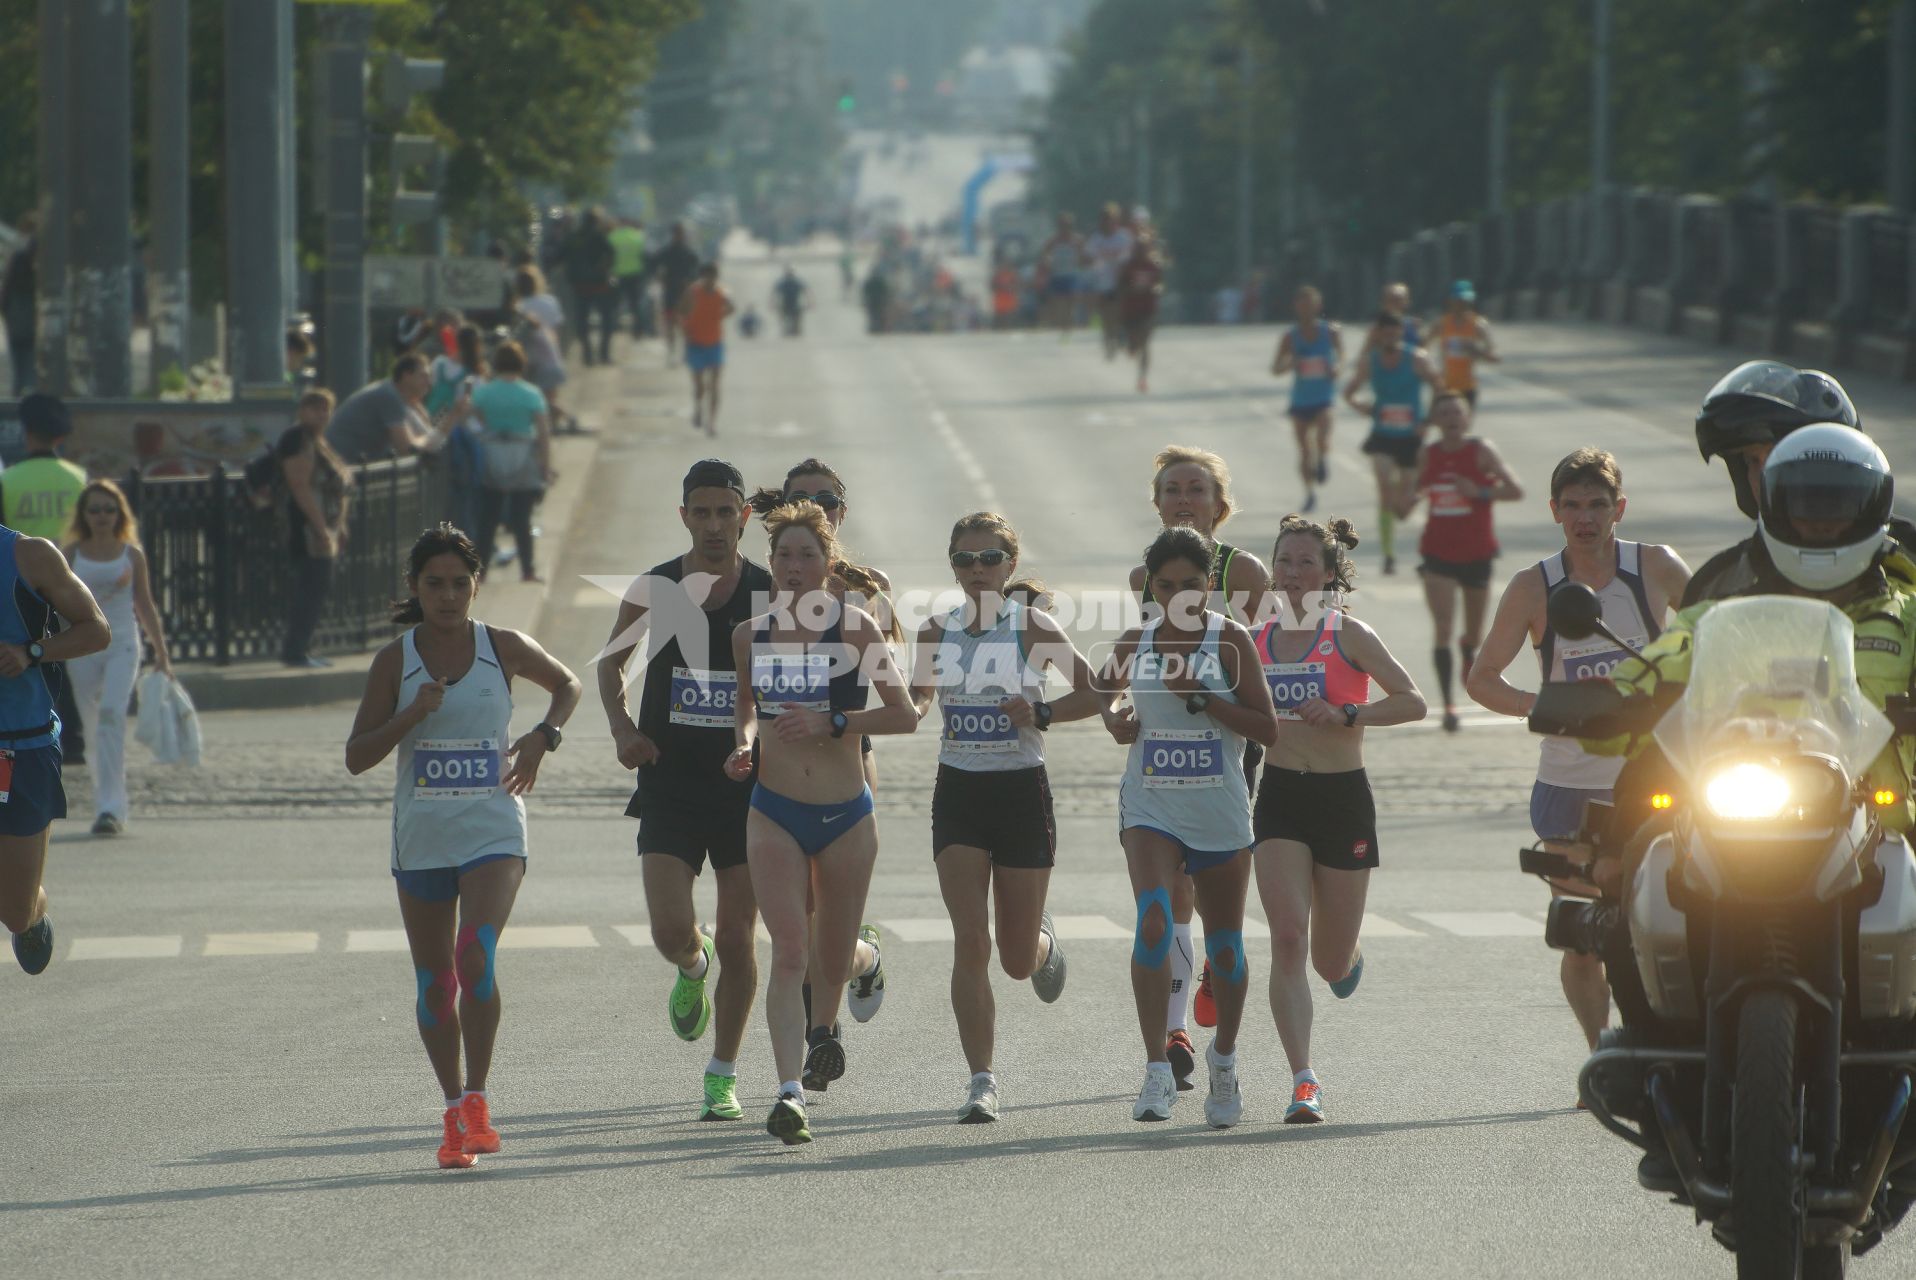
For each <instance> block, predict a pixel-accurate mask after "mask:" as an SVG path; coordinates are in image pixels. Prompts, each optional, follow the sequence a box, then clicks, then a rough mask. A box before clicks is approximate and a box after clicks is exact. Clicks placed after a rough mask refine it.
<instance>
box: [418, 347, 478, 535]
mask: <svg viewBox="0 0 1916 1280" xmlns="http://www.w3.org/2000/svg"><path fill="white" fill-rule="evenodd" d="M485 341H486V337H485V335H484V334H483V333H481V332H480V331H479V326H477V325H472V324H462V325H460V326H459V329H458V331H457V332H456V333H455V334H454V335H453V341H452V354H450V355H443V356H435V357H434V358H433V362H432V390H431V391H430V392H428V393H427V395H426V412H427V413H429V414H431V415H432V420H433V424H434V425H435V426H437V427H438V428H439V429H440V430H441V431H443V432H445V433H446V454H445V456H446V461H447V463H448V467H447V470H448V474H449V478H450V481H451V484H450V485H449V488H450V489H451V493H450V495H449V498H450V501H449V504H448V507H449V509H448V511H447V513H446V518H447V519H448V520H450V521H451V522H452V523H453V524H454V525H455V526H456V527H458V528H461V529H466V530H473V529H477V528H478V527H479V494H480V491H481V489H482V487H483V485H484V479H485V472H484V466H485V460H484V457H483V454H482V452H481V449H480V446H479V434H478V431H477V429H476V427H475V424H474V423H473V420H472V393H473V391H475V390H476V389H477V388H478V386H479V384H480V383H482V382H484V381H485V379H486V347H485Z"/></svg>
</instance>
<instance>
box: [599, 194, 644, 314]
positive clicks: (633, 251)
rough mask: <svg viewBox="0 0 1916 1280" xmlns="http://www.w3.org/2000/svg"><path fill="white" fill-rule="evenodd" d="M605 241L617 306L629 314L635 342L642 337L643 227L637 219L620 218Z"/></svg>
mask: <svg viewBox="0 0 1916 1280" xmlns="http://www.w3.org/2000/svg"><path fill="white" fill-rule="evenodd" d="M607 238H608V239H610V240H611V241H612V275H613V277H614V279H615V280H616V281H617V283H618V289H619V303H620V304H621V305H623V306H625V307H626V308H628V309H629V310H630V311H631V312H632V340H633V341H634V342H637V341H638V340H639V339H641V338H643V337H645V224H644V223H642V222H640V221H639V220H638V219H637V218H621V219H620V220H619V225H618V226H616V227H614V228H613V229H612V232H611V234H610V235H609V236H608V237H607ZM616 315H617V312H616V311H615V312H614V316H615V318H616Z"/></svg>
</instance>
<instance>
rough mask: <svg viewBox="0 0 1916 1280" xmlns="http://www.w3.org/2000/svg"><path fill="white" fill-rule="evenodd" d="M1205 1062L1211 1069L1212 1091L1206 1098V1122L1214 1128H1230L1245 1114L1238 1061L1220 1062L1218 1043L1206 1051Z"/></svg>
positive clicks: (1213, 1043) (1214, 1043)
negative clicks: (1223, 1063)
mask: <svg viewBox="0 0 1916 1280" xmlns="http://www.w3.org/2000/svg"><path fill="white" fill-rule="evenodd" d="M1204 1062H1205V1065H1206V1066H1208V1067H1209V1068H1210V1070H1211V1092H1210V1096H1208V1097H1206V1098H1205V1099H1204V1123H1206V1124H1208V1125H1210V1126H1211V1127H1212V1128H1213V1129H1228V1128H1230V1127H1231V1126H1232V1125H1234V1124H1236V1123H1237V1122H1238V1121H1239V1120H1240V1119H1242V1118H1243V1116H1244V1095H1243V1094H1241V1093H1239V1092H1238V1089H1237V1063H1236V1062H1235V1061H1233V1062H1232V1063H1231V1065H1230V1066H1228V1067H1227V1066H1224V1065H1222V1064H1221V1063H1219V1062H1218V1055H1217V1044H1216V1042H1215V1041H1214V1042H1212V1044H1211V1047H1210V1048H1208V1049H1206V1050H1205V1051H1204Z"/></svg>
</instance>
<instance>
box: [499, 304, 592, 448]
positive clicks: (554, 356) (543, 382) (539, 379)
mask: <svg viewBox="0 0 1916 1280" xmlns="http://www.w3.org/2000/svg"><path fill="white" fill-rule="evenodd" d="M512 292H513V295H514V297H515V298H516V299H517V301H515V302H514V303H513V305H512V313H513V315H514V317H515V318H516V323H515V324H514V325H513V327H512V334H513V340H514V341H516V342H517V343H518V344H519V346H520V347H521V348H522V349H523V350H524V351H525V354H526V371H527V373H528V374H530V376H531V378H532V381H533V383H534V384H535V385H536V386H537V387H538V388H539V392H540V394H541V395H543V396H545V398H546V406H547V408H548V409H549V410H550V411H551V413H552V422H553V427H554V429H558V428H559V427H561V426H562V425H564V424H566V423H569V422H570V423H571V424H572V425H573V426H577V425H578V424H577V423H576V422H573V421H572V419H571V417H570V415H568V414H567V413H566V411H565V410H564V409H562V408H560V407H559V388H560V387H563V386H564V385H565V384H566V377H567V374H566V367H565V357H564V356H563V355H561V354H560V352H561V349H562V348H561V344H560V341H559V335H560V334H561V333H562V332H564V329H565V312H563V311H561V310H560V309H559V300H558V299H557V298H555V297H553V296H552V294H551V293H549V292H547V290H546V278H545V276H544V275H543V274H542V273H541V272H540V271H539V269H538V268H537V267H520V268H519V269H518V270H517V271H515V272H514V273H513V276H512Z"/></svg>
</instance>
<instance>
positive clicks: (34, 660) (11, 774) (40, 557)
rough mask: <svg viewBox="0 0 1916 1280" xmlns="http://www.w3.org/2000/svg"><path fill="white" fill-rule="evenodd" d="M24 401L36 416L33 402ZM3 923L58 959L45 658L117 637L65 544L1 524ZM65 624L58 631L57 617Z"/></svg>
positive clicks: (25, 949) (54, 800) (64, 656)
mask: <svg viewBox="0 0 1916 1280" xmlns="http://www.w3.org/2000/svg"><path fill="white" fill-rule="evenodd" d="M49 399H50V397H47V396H45V395H37V396H36V395H29V396H28V397H27V398H26V400H24V401H22V402H21V407H22V410H23V412H25V413H26V414H28V415H29V416H30V415H31V413H32V412H33V408H34V402H41V403H44V402H45V401H47V400H49ZM0 601H4V602H5V603H4V604H0V796H4V800H3V801H0V925H5V926H6V929H7V932H8V933H9V934H11V935H12V936H13V958H14V959H15V960H18V961H19V962H20V967H21V968H22V969H24V970H26V971H27V973H29V974H40V973H44V972H45V971H46V967H47V965H48V964H50V963H52V961H53V918H52V917H51V916H49V915H48V914H47V891H46V889H45V888H44V887H43V885H42V883H41V881H42V880H43V878H44V876H45V873H46V865H47V832H48V831H49V830H50V829H51V828H52V826H53V822H54V819H56V818H64V817H66V816H67V797H66V791H65V790H64V789H63V788H62V787H61V785H60V727H61V726H60V717H59V716H58V715H57V714H56V713H55V712H54V709H53V703H54V694H53V692H52V690H51V689H49V688H48V686H47V673H46V672H45V671H44V670H42V664H43V663H45V664H51V663H61V662H68V661H70V660H72V659H74V658H82V657H85V656H86V655H88V654H92V653H102V652H104V651H105V650H106V648H107V646H108V645H109V644H110V643H112V640H113V635H112V631H111V630H110V628H109V627H108V626H107V621H106V617H105V616H104V615H103V614H102V613H101V612H100V606H99V605H98V604H97V603H95V601H94V599H93V595H92V593H91V592H89V591H88V590H87V589H86V585H85V584H84V583H82V582H81V581H80V580H79V579H78V578H77V577H75V576H74V574H73V568H72V566H71V565H69V564H68V563H67V560H66V557H65V556H63V555H61V554H60V549H59V548H58V547H56V546H55V545H53V543H51V542H49V541H48V540H47V539H45V538H29V537H27V536H26V535H25V534H23V533H20V532H19V531H17V530H14V529H9V528H7V527H5V526H0ZM56 614H57V615H58V616H59V617H60V619H61V621H63V622H64V623H65V624H66V626H65V628H64V629H63V630H62V631H60V632H59V634H57V635H55V634H51V632H52V624H53V618H54V615H56Z"/></svg>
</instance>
